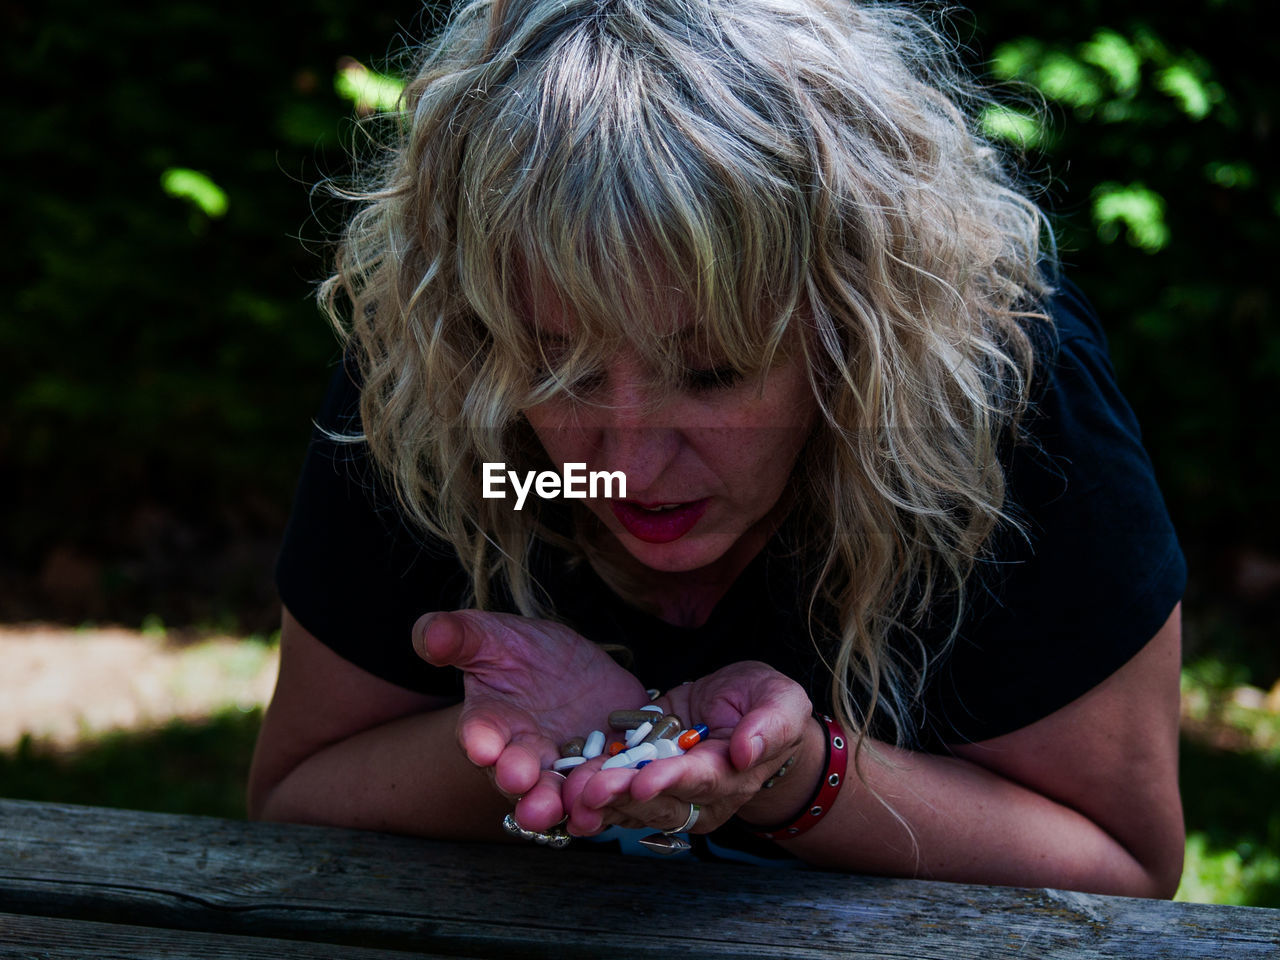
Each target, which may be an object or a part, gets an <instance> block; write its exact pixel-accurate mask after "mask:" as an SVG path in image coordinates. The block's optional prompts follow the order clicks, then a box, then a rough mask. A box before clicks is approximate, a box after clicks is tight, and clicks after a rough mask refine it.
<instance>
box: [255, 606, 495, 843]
mask: <svg viewBox="0 0 1280 960" xmlns="http://www.w3.org/2000/svg"><path fill="white" fill-rule="evenodd" d="M460 710H461V707H460V706H459V705H455V704H451V703H450V701H448V700H444V699H441V698H438V697H429V696H423V695H421V694H415V693H412V692H410V691H408V690H405V689H403V688H402V687H398V686H396V685H395V684H392V683H388V682H387V681H385V680H382V679H379V678H378V677H375V676H373V675H372V674H369V673H366V672H365V671H363V670H361V669H359V668H358V667H356V666H353V665H352V664H350V663H348V662H347V661H346V660H344V659H343V658H342V657H340V656H338V655H337V654H336V653H334V652H333V651H332V650H330V649H329V648H328V647H326V646H325V645H324V644H322V643H321V642H320V641H319V640H317V639H316V638H315V637H314V636H312V635H311V634H310V633H309V632H308V631H307V630H306V628H305V627H303V626H302V625H301V624H299V623H298V621H297V620H295V619H294V618H293V616H292V615H291V614H290V613H289V612H288V611H287V610H286V611H285V614H284V621H283V627H282V629H281V635H280V678H279V680H278V681H277V683H276V690H275V695H274V696H273V698H272V700H271V706H270V707H269V708H268V710H267V714H266V718H265V720H264V722H263V726H262V732H261V734H260V735H259V738H258V745H257V749H256V750H255V751H254V756H253V765H252V768H251V770H250V774H249V815H250V816H251V817H254V818H255V819H265V820H290V821H295V822H304V823H326V824H331V825H335V826H349V827H358V828H362V829H371V830H385V831H390V832H395V833H411V834H419V835H423V836H433V837H452V838H464V837H469V838H474V839H496V838H498V837H499V836H501V831H500V829H499V828H498V824H499V821H500V820H501V818H502V814H503V812H504V811H506V810H510V808H511V807H510V802H509V801H508V800H507V799H506V798H504V797H503V796H502V795H501V794H500V793H499V792H498V791H497V790H495V789H494V787H493V785H492V784H491V783H490V781H489V778H488V777H487V776H486V775H485V773H484V772H483V771H482V770H480V769H478V768H477V767H476V766H474V765H473V764H472V763H471V762H470V761H469V760H468V759H467V757H466V755H465V754H464V753H463V752H462V749H461V748H460V747H459V746H458V742H457V732H456V727H457V720H458V714H459V712H460Z"/></svg>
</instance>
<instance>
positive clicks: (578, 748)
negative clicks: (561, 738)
mask: <svg viewBox="0 0 1280 960" xmlns="http://www.w3.org/2000/svg"><path fill="white" fill-rule="evenodd" d="M586 745H587V741H585V740H583V739H582V737H574V738H573V739H572V740H566V741H565V742H564V743H562V744H560V756H561V757H580V756H582V748H583V747H585V746H586Z"/></svg>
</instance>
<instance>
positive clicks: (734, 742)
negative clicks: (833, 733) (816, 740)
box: [729, 704, 809, 770]
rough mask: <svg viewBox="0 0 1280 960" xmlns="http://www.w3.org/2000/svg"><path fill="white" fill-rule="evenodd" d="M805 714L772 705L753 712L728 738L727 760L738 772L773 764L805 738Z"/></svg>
mask: <svg viewBox="0 0 1280 960" xmlns="http://www.w3.org/2000/svg"><path fill="white" fill-rule="evenodd" d="M808 719H809V714H808V713H807V712H804V713H801V712H799V711H798V710H795V709H778V706H777V705H775V704H770V705H769V706H763V707H759V708H757V709H755V710H752V711H751V712H750V713H748V714H747V715H746V716H744V717H743V718H742V720H741V721H739V723H738V725H737V726H736V727H735V728H734V730H733V733H732V735H731V736H730V738H729V757H730V759H732V760H733V765H734V766H735V767H737V768H738V769H739V770H747V769H749V768H751V767H753V766H755V765H756V764H758V763H764V762H766V761H767V762H769V763H772V764H775V765H776V761H777V760H778V759H780V758H781V759H785V757H783V755H784V754H786V753H788V752H789V751H792V750H794V749H795V747H796V746H797V745H798V744H799V742H800V740H801V739H803V737H804V726H805V723H806V722H807V721H808Z"/></svg>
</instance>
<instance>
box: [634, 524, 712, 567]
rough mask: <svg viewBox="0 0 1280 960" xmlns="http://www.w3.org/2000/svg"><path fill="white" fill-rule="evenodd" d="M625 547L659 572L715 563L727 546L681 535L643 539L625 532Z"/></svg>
mask: <svg viewBox="0 0 1280 960" xmlns="http://www.w3.org/2000/svg"><path fill="white" fill-rule="evenodd" d="M622 537H625V538H626V539H625V540H623V544H624V546H625V547H626V550H627V552H628V553H629V554H631V556H632V557H633V558H635V560H636V561H637V562H639V563H642V564H644V566H646V567H648V568H649V569H650V570H657V571H660V572H662V573H691V572H692V571H694V570H701V569H702V568H703V567H708V566H710V565H711V564H713V563H715V562H716V561H717V560H719V559H720V558H721V557H723V556H724V555H725V552H726V549H727V548H726V547H724V546H723V545H717V544H716V543H714V542H711V543H708V542H705V541H704V542H701V543H699V542H698V540H702V539H703V538H698V540H692V539H691V540H690V541H689V542H685V541H684V538H681V539H680V540H674V541H672V542H671V543H645V542H644V541H642V540H637V539H635V538H634V537H632V536H629V535H628V534H625V533H624V534H622Z"/></svg>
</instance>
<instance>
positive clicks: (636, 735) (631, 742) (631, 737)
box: [627, 723, 653, 747]
mask: <svg viewBox="0 0 1280 960" xmlns="http://www.w3.org/2000/svg"><path fill="white" fill-rule="evenodd" d="M652 729H653V724H652V723H642V724H640V726H638V727H636V728H635V729H634V730H629V731H627V746H628V747H634V746H635V745H636V744H637V743H639V742H640V741H641V740H643V739H644V738H645V737H647V736H648V735H649V731H650V730H652Z"/></svg>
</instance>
